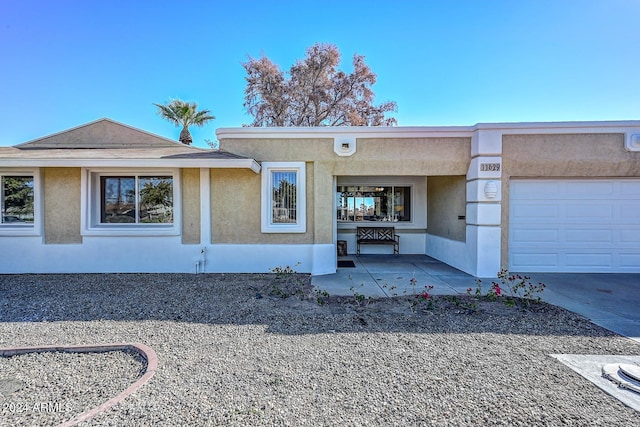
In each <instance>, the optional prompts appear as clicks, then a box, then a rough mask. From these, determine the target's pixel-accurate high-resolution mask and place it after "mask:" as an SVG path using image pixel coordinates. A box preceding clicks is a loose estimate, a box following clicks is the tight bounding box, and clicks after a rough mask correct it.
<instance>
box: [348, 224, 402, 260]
mask: <svg viewBox="0 0 640 427" xmlns="http://www.w3.org/2000/svg"><path fill="white" fill-rule="evenodd" d="M356 242H357V243H358V250H357V253H358V255H360V245H361V244H362V245H393V253H394V254H399V253H400V236H398V235H397V234H396V231H395V228H394V227H358V228H357V233H356Z"/></svg>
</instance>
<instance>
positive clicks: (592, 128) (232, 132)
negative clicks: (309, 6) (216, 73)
mask: <svg viewBox="0 0 640 427" xmlns="http://www.w3.org/2000/svg"><path fill="white" fill-rule="evenodd" d="M481 130H490V131H499V132H501V133H502V134H572V133H628V132H634V133H635V132H638V131H639V130H640V120H621V121H591V122H531V123H526V122H525V123H477V124H475V125H473V126H398V127H391V126H389V127H385V126H380V127H367V126H340V127H329V126H325V127H242V128H219V129H217V130H216V136H217V137H218V139H276V138H278V139H303V138H337V137H344V136H351V137H356V138H437V137H470V136H472V135H473V133H474V132H476V131H481Z"/></svg>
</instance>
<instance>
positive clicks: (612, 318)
mask: <svg viewBox="0 0 640 427" xmlns="http://www.w3.org/2000/svg"><path fill="white" fill-rule="evenodd" d="M341 261H353V265H354V266H353V267H339V268H338V271H337V272H336V273H335V274H329V275H324V276H313V277H312V279H311V283H312V284H313V285H314V286H315V287H316V288H318V289H323V290H326V291H327V292H329V293H330V294H331V295H353V294H354V293H358V294H363V295H366V296H377V297H385V296H394V295H403V294H410V293H414V292H416V291H417V292H421V291H423V290H424V287H425V286H429V285H432V286H434V288H433V290H432V292H431V293H433V294H435V295H456V294H465V293H466V290H467V289H468V288H473V289H475V287H476V278H475V277H473V276H471V275H469V274H466V273H464V272H462V271H460V270H457V269H455V268H453V267H451V266H449V265H446V264H443V263H442V262H440V261H437V260H435V259H433V258H431V257H429V256H426V255H395V256H394V255H361V256H349V257H346V258H341ZM524 274H526V275H528V276H530V277H531V281H532V282H533V283H538V282H542V283H544V284H545V285H546V289H545V291H544V292H543V293H542V299H543V300H544V301H546V302H548V303H550V304H554V305H558V306H560V307H563V308H566V309H568V310H571V311H573V312H575V313H578V314H580V315H582V316H584V317H586V318H588V319H590V320H591V321H592V322H593V323H595V324H597V325H600V326H602V327H604V328H607V329H609V330H611V331H614V332H616V333H618V334H620V335H624V336H627V337H630V338H632V339H635V340H637V341H639V342H640V274H631V273H629V274H616V273H612V274H600V273H598V274H596V273H524ZM412 278H413V279H414V280H413V283H415V285H412V280H411V279H412ZM490 283H491V280H490V279H484V280H483V284H484V285H485V286H484V290H485V291H486V288H487V286H489V284H490Z"/></svg>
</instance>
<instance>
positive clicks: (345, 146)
mask: <svg viewBox="0 0 640 427" xmlns="http://www.w3.org/2000/svg"><path fill="white" fill-rule="evenodd" d="M333 151H334V152H335V153H336V154H337V155H338V156H352V155H353V154H354V153H355V152H356V138H355V137H353V136H336V137H335V138H333Z"/></svg>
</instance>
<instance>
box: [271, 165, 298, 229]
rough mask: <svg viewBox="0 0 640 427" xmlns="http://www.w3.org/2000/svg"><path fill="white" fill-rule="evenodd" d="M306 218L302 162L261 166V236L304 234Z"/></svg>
mask: <svg viewBox="0 0 640 427" xmlns="http://www.w3.org/2000/svg"><path fill="white" fill-rule="evenodd" d="M306 216H307V213H306V183H305V164H304V162H263V163H262V220H261V225H262V232H263V233H304V232H306V231H307V228H306V227H307V225H306Z"/></svg>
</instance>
